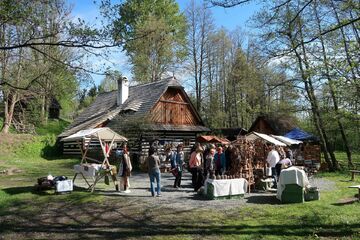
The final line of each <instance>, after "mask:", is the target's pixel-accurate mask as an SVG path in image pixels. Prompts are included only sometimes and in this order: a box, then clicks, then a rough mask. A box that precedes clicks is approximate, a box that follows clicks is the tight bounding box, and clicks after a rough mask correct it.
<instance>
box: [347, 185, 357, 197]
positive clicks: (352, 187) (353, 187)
mask: <svg viewBox="0 0 360 240" xmlns="http://www.w3.org/2000/svg"><path fill="white" fill-rule="evenodd" d="M349 188H357V189H358V190H359V193H358V199H359V200H360V185H355V186H350V187H349Z"/></svg>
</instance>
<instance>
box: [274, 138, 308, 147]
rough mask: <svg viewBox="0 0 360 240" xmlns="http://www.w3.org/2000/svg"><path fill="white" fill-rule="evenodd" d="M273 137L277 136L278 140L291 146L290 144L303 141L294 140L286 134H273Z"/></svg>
mask: <svg viewBox="0 0 360 240" xmlns="http://www.w3.org/2000/svg"><path fill="white" fill-rule="evenodd" d="M271 136H272V137H273V138H276V139H277V140H279V141H281V142H283V143H285V144H286V145H288V146H290V145H297V144H300V143H302V141H299V140H294V139H291V138H288V137H284V136H277V135H271Z"/></svg>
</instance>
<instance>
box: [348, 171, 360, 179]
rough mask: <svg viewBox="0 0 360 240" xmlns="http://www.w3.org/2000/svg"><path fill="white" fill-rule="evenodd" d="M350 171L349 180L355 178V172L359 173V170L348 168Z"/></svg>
mask: <svg viewBox="0 0 360 240" xmlns="http://www.w3.org/2000/svg"><path fill="white" fill-rule="evenodd" d="M350 173H351V181H354V180H355V173H360V171H359V170H350Z"/></svg>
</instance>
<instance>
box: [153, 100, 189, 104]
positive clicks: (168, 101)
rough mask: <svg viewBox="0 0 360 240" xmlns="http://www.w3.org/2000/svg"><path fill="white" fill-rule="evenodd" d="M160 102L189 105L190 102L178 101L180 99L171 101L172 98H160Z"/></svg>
mask: <svg viewBox="0 0 360 240" xmlns="http://www.w3.org/2000/svg"><path fill="white" fill-rule="evenodd" d="M159 102H164V103H175V104H182V105H189V103H187V102H178V101H171V100H159Z"/></svg>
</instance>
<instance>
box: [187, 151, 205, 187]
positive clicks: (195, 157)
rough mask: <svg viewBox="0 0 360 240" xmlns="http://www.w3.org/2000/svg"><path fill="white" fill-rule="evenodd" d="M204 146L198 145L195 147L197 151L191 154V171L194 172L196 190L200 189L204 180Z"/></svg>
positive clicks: (193, 181)
mask: <svg viewBox="0 0 360 240" xmlns="http://www.w3.org/2000/svg"><path fill="white" fill-rule="evenodd" d="M203 151H204V150H203V148H202V147H201V145H198V147H197V148H196V149H195V151H194V152H193V153H192V154H191V156H190V161H189V165H190V172H191V174H192V179H191V180H192V184H193V187H194V191H197V190H199V188H200V187H201V186H202V181H203V173H202V169H201V166H202V162H203V154H202V152H203Z"/></svg>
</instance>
